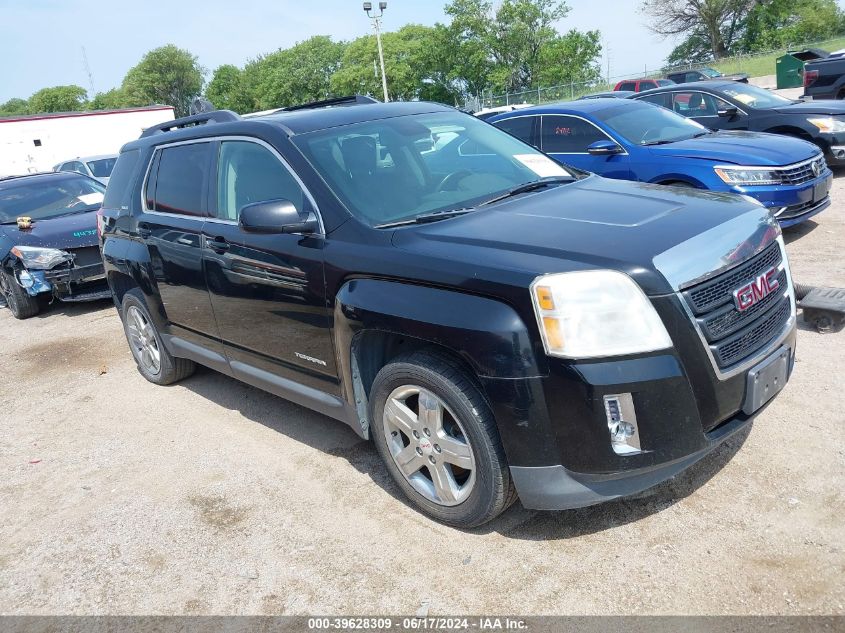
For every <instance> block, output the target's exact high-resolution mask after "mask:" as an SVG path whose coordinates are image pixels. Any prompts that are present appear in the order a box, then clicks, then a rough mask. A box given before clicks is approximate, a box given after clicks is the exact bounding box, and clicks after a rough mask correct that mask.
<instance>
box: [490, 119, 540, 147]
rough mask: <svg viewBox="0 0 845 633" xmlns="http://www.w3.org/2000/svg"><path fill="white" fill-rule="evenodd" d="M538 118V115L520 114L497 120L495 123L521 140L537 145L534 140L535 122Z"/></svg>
mask: <svg viewBox="0 0 845 633" xmlns="http://www.w3.org/2000/svg"><path fill="white" fill-rule="evenodd" d="M536 119H537V117H533V116H519V117H513V118H512V119H505V120H503V121H496V122H495V123H494V125H495V126H496V127H497V128H499V129H500V130H504V131H505V132H507V133H508V134H510V135H511V136H515V137H516V138H518V139H519V140H520V141H524V142H526V143H528V144H529V145H535V146H536V143H535V142H534V122H535V121H536Z"/></svg>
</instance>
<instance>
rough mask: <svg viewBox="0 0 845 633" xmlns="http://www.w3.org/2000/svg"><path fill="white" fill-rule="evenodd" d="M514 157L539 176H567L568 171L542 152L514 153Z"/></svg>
mask: <svg viewBox="0 0 845 633" xmlns="http://www.w3.org/2000/svg"><path fill="white" fill-rule="evenodd" d="M514 158H515V159H516V160H518V161H519V162H520V163H522V164H523V165H525V166H526V167H528V169H530V170H531V171H533V172H534V173H535V174H537V175H538V176H540V178H550V177H552V176H569V172H568V171H566V170H565V169H564V168H563V167H561V166H560V165H558V164H557V163H556V162H555V161H553V160H552V159H551V158H549V157H548V156H543V155H542V154H514Z"/></svg>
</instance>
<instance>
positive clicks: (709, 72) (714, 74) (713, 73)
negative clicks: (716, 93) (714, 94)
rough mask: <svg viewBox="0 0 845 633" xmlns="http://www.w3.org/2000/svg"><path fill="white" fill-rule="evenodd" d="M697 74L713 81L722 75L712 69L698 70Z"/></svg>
mask: <svg viewBox="0 0 845 633" xmlns="http://www.w3.org/2000/svg"><path fill="white" fill-rule="evenodd" d="M699 72H701V74H702V75H707V76H708V77H712V78H714V79H715V78H716V77H721V76H722V73H720V72H719V71H718V70H714V69H713V68H699Z"/></svg>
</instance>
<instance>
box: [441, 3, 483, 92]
mask: <svg viewBox="0 0 845 633" xmlns="http://www.w3.org/2000/svg"><path fill="white" fill-rule="evenodd" d="M492 6H493V5H492V4H491V3H490V2H487V1H486V0H453V1H452V2H451V3H450V4H447V5H446V7H445V12H446V15H448V16H449V17H450V18H451V19H452V20H451V22H450V23H449V25H448V26H446V27H440V28H443V29H445V38H444V39H445V43H444V46H445V50H446V51H448V56H449V58H450V66H451V71H450V73H449V78H450V79H451V80H452V81H456V82H458V83H460V84H462V85H463V88H464V91H465V92H466V93H467V94H471V95H480V94H481V93H482V92H483V91H484V90H485V89H486V88H488V87H489V85H490V74H491V72H492V71H493V68H494V66H495V60H494V59H493V54H492V51H491V49H490V41H491V39H492V36H491V34H490V20H491V16H492Z"/></svg>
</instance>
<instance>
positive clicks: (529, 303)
mask: <svg viewBox="0 0 845 633" xmlns="http://www.w3.org/2000/svg"><path fill="white" fill-rule="evenodd" d="M363 101H365V99H363V98H349V99H339V100H334V101H330V102H322V103H317V104H311V105H309V106H306V107H299V108H297V109H293V110H291V111H280V112H278V113H275V114H272V115H267V116H262V117H257V118H251V119H242V118H240V117H239V116H237V115H235V114H233V113H231V112H225V111H220V112H212V113H206V114H201V115H196V116H194V117H188V118H186V119H180V120H176V121H170V122H168V123H166V124H163V125H161V126H158V127H155V128H152V129H149V130H147V131H146V132H145V133H144V134H143V136H142V138H141V139H139V140H137V141H133V142H131V143H129V144H127V145H126V146H125V147H124V148H123V149H122V151H121V154H120V158H119V160H118V162H117V166H116V167H115V170H114V172H113V174H112V177H111V181H110V182H109V186H108V190H107V192H106V198H105V201H104V206H103V210H102V215H101V217H100V220H99V222H100V226H99V230H100V232H101V235H102V253H103V259H104V264H105V268H106V273H107V276H108V281H109V284H110V286H111V289H112V292H113V294H114V302H115V305H116V306H117V308H118V310H119V312H120V315H121V317H122V319H123V323H124V326H125V331H126V336H127V339H128V341H129V344H130V347H131V349H132V353H133V354H134V357H135V360H136V361H137V364H138V368H139V370H140V372H141V374H142V375H143V376H144V377H145V378H147V379H148V380H150V381H152V382H154V383H158V384H167V383H172V382H174V381H176V380H179V379H182V378H185V377H186V376H188V375H189V374H190V373H191V372H192V370H193V369H194V363H201V364H203V365H206V366H208V367H211V368H214V369H216V370H218V371H220V372H223V373H225V374H228V375H230V376H234V377H235V378H238V379H240V380H242V381H244V382H247V383H249V384H251V385H255V386H257V387H260V388H262V389H265V390H267V391H270V392H272V393H275V394H278V395H280V396H282V397H284V398H287V399H289V400H292V401H294V402H297V403H300V404H302V405H304V406H306V407H309V408H312V409H314V410H316V411H319V412H321V413H324V414H326V415H328V416H331V417H333V418H336V419H338V420H342V421H343V422H345V423H346V424H348V425H350V426H351V427H352V428H353V429H354V430H355V431H356V432H357V433H358V434H359V435H361V436H362V437H364V438H372V439H373V440H374V442H375V445H376V447H377V449H378V451H379V453H380V454H381V456H382V457H383V459H384V462H385V464H386V466H387V469H388V470H389V471H390V473H391V475H392V477H393V479H394V480H395V481H396V483H397V485H398V486H399V487H400V488H401V489H402V490H403V492H404V493H405V494H406V495H407V496H408V498H409V499H411V500H412V501H413V502H414V503H415V504H416V505H417V506H418V507H419V508H421V509H422V510H423V511H425V512H426V513H428V514H430V515H431V516H433V517H435V518H436V519H438V520H440V521H443V522H446V523H449V524H452V525H456V526H462V527H467V526H475V525H480V524H482V523H484V522H486V521H489V520H490V519H492V518H493V517H495V516H496V515H497V514H499V513H500V512H502V511H503V510H504V509H505V508H507V507H508V505H509V504H510V503H511V502H512V501H513V500H514V499H515V498H516V496H517V495H518V496H519V497H520V498H521V500H522V503H523V505H525V506H526V507H528V508H538V509H555V508H573V507H580V506H586V505H590V504H595V503H599V502H602V501H605V500H608V499H613V498H616V497H619V496H622V495H628V494H631V493H634V492H637V491H640V490H643V489H645V488H647V487H650V486H652V485H654V484H656V483H658V482H660V481H662V480H665V479H666V478H668V477H671V476H672V475H674V474H676V473H678V472H679V471H681V470H683V469H685V468H686V467H688V466H689V465H691V464H692V463H694V462H695V461H696V460H698V459H700V458H701V457H702V456H703V455H705V454H706V453H708V451H710V450H712V449H713V448H714V447H716V446H718V445H719V444H720V443H721V442H722V441H724V440H725V439H726V438H727V437H728V436H730V435H731V434H733V433H735V432H736V431H738V430H739V429H741V428H743V427H744V426H746V425H747V424H748V423H749V421H750V420H751V419H752V417H753V416H754V415H755V414H756V413H757V412H758V411H759V410H760V409H761V408H762V407H763V406H764V405H765V404H766V403H767V402H768V401H769V400H770V399H771V398H772V397H773V396H774V395H775V394H776V393H777V392H778V391H779V390H780V389H781V388H782V387H783V385H784V383H785V382H786V380H787V379H788V377H789V375H790V372H791V370H792V366H793V362H794V357H795V323H796V319H795V298H794V292H793V286H792V281H791V279H790V275H789V267H788V263H787V259H786V253H785V250H784V244H783V240H782V238H781V237H780V231H779V229H778V225H777V223H776V222H775V221H773V219H772V218H771V217H770V215H769V214H768V212H767V211H766V210H765V209H764V208H762V207H760V206H758V205H757V204H756V203H755V202H753V201H751V200H749V199H745V198H743V197H740V196H735V195H730V194H712V193H706V192H698V191H693V190H680V189H675V188H671V187H658V186H650V185H646V184H641V183H632V182H622V181H618V180H605V179H602V178H600V177H597V176H594V175H589V174H586V175H585V174H583V173H578V174H575V173H570V172H569V171H567V170H566V169H565V168H563V167H561V166H560V165H558V164H557V163H555V162H553V161H552V160H551V159H549V158H548V157H546V156H545V155H544V154H542V153H540V152H538V151H537V150H535V149H533V148H532V147H529V146H528V145H525V144H523V143H522V142H521V141H519V140H517V139H515V138H513V137H511V136H509V135H508V134H506V133H505V132H502V131H501V130H498V129H497V128H495V127H493V126H491V125H489V124H487V123H484V122H482V121H478V120H477V119H475V118H473V117H472V116H469V115H466V114H462V113H460V112H458V111H456V110H454V109H452V108H448V107H444V106H440V105H435V104H431V103H390V104H380V103H362V102H363Z"/></svg>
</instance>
